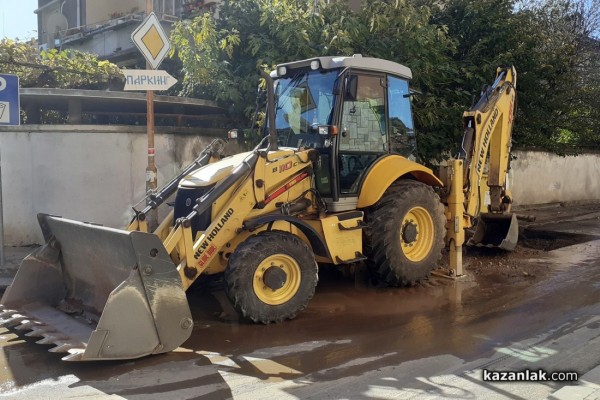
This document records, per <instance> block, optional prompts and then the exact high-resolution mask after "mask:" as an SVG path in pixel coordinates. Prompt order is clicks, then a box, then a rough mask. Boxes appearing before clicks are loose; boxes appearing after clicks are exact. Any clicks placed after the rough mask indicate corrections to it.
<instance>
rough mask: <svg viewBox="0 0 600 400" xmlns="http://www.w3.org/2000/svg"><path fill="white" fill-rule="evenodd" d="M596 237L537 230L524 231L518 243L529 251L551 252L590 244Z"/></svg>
mask: <svg viewBox="0 0 600 400" xmlns="http://www.w3.org/2000/svg"><path fill="white" fill-rule="evenodd" d="M596 239H598V237H597V236H593V235H585V234H581V233H571V232H556V231H543V230H537V229H524V230H523V231H522V232H521V234H520V235H519V243H520V244H521V246H523V247H527V248H530V249H536V250H543V251H551V250H556V249H560V248H562V247H567V246H572V245H575V244H580V243H585V242H591V241H592V240H596Z"/></svg>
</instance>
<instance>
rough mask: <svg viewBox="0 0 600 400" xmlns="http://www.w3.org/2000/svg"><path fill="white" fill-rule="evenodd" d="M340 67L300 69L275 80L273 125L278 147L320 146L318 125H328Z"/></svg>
mask: <svg viewBox="0 0 600 400" xmlns="http://www.w3.org/2000/svg"><path fill="white" fill-rule="evenodd" d="M338 74H339V70H329V71H313V70H308V71H306V70H303V71H298V72H297V73H295V74H292V75H291V76H289V77H285V78H280V79H278V80H276V81H275V127H276V130H277V141H278V142H279V145H281V146H291V147H301V146H304V147H321V146H322V145H323V141H324V138H322V137H320V136H319V134H318V129H317V127H318V125H331V119H332V117H333V108H334V106H335V96H334V94H333V90H334V85H335V81H336V79H337V77H338Z"/></svg>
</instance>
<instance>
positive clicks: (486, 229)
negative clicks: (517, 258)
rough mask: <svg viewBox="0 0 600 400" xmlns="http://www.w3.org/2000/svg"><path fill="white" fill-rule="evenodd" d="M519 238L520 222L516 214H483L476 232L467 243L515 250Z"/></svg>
mask: <svg viewBox="0 0 600 400" xmlns="http://www.w3.org/2000/svg"><path fill="white" fill-rule="evenodd" d="M518 238H519V223H518V222H517V216H516V214H481V215H480V216H479V219H478V222H477V229H476V230H475V234H474V235H473V237H472V238H471V239H469V241H468V242H467V245H469V246H483V247H498V248H501V249H503V250H507V251H513V250H514V249H515V247H516V246H517V240H518Z"/></svg>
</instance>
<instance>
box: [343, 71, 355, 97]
mask: <svg viewBox="0 0 600 400" xmlns="http://www.w3.org/2000/svg"><path fill="white" fill-rule="evenodd" d="M357 93H358V75H349V76H347V77H346V98H345V100H350V101H354V100H356V95H357Z"/></svg>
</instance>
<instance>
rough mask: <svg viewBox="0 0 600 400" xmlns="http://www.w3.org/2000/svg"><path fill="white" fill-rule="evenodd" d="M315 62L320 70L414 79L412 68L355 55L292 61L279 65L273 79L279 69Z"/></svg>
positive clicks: (300, 66)
mask: <svg viewBox="0 0 600 400" xmlns="http://www.w3.org/2000/svg"><path fill="white" fill-rule="evenodd" d="M313 61H319V65H320V69H324V70H328V69H336V68H357V69H363V70H369V71H377V72H385V73H388V74H392V75H398V76H401V77H403V78H406V79H412V72H411V70H410V68H408V67H405V66H404V65H401V64H398V63H395V62H393V61H388V60H382V59H381V58H372V57H363V56H362V55H361V54H355V55H353V56H352V57H342V56H334V57H315V58H309V59H306V60H300V61H292V62H288V63H283V64H278V65H277V68H276V69H275V71H273V72H271V76H272V77H274V78H275V77H277V70H278V69H279V67H286V68H289V69H296V68H305V67H310V66H311V63H312V62H313Z"/></svg>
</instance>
